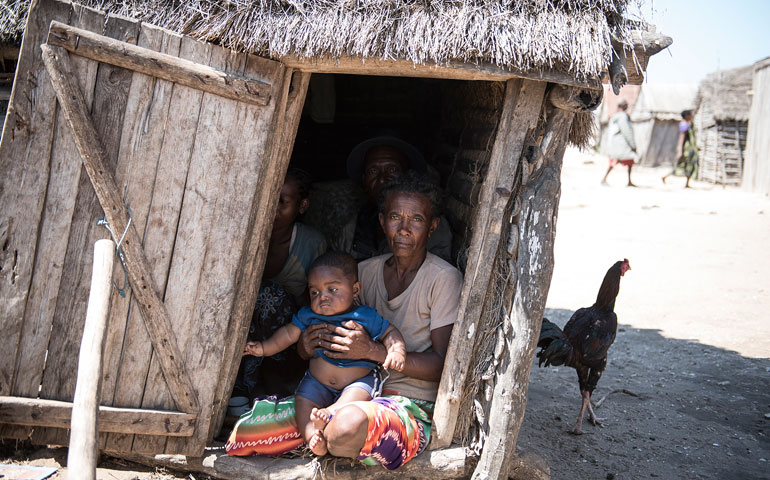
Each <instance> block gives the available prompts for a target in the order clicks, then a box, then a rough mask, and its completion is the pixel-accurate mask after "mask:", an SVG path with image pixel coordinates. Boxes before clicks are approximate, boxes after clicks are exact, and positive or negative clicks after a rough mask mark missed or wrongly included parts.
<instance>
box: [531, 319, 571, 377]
mask: <svg viewBox="0 0 770 480" xmlns="http://www.w3.org/2000/svg"><path fill="white" fill-rule="evenodd" d="M537 346H538V347H539V348H540V351H539V352H537V358H538V362H537V366H538V367H541V366H543V363H545V366H546V367H548V366H550V365H553V366H555V367H558V366H560V365H565V364H569V360H570V359H571V357H572V345H570V344H569V342H568V341H567V337H565V336H564V332H562V330H561V328H559V326H558V325H556V324H555V323H553V322H551V321H549V320H548V319H547V318H543V326H542V327H540V338H539V339H538V341H537Z"/></svg>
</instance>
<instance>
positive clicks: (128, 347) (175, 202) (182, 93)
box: [102, 26, 211, 452]
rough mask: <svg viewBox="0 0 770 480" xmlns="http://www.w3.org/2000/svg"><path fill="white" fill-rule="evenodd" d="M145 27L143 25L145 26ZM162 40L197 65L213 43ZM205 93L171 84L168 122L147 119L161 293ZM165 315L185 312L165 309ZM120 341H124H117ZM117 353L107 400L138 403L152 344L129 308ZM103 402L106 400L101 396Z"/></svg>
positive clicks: (114, 438)
mask: <svg viewBox="0 0 770 480" xmlns="http://www.w3.org/2000/svg"><path fill="white" fill-rule="evenodd" d="M143 28H147V27H146V26H144V27H143ZM165 37H166V39H165V40H164V42H165V43H172V42H174V41H175V40H176V39H179V41H180V44H179V55H180V56H181V57H182V58H186V59H187V60H191V61H193V62H196V63H207V62H208V61H209V58H210V57H211V46H210V45H209V44H206V43H202V42H198V41H195V40H193V39H192V38H190V37H182V38H179V37H178V36H176V35H175V34H172V33H170V32H165ZM202 99H203V92H202V91H200V90H196V89H193V88H190V87H185V86H183V85H176V84H175V85H174V86H173V91H172V92H171V99H170V104H169V107H168V115H167V118H168V119H173V121H172V122H171V123H168V122H161V121H160V119H159V118H158V119H157V122H156V121H154V120H156V119H154V118H153V117H150V119H149V120H150V122H149V123H148V124H147V128H148V129H154V130H162V131H163V132H164V135H163V144H162V145H161V146H160V147H159V152H160V156H159V158H158V167H157V175H156V178H155V185H154V187H153V196H152V205H151V208H150V212H149V217H148V220H147V225H146V233H145V236H144V248H145V251H147V252H152V254H151V258H149V259H148V260H149V261H150V263H151V267H152V278H153V282H154V287H155V289H156V291H157V292H160V293H161V295H163V296H165V291H166V283H167V280H168V272H169V268H170V265H171V259H172V254H173V249H174V242H175V236H176V232H177V226H178V223H179V216H180V213H181V209H182V198H183V195H184V191H185V184H186V182H187V175H188V171H189V166H190V161H191V157H192V150H193V145H194V139H195V132H196V130H197V128H198V117H199V114H200V109H201V101H202ZM169 315H172V317H173V316H175V315H184V312H175V311H174V310H172V309H169ZM121 340H122V339H121ZM122 349H123V352H124V353H123V355H122V356H121V357H120V369H119V370H120V376H119V378H118V379H117V384H116V387H115V391H114V396H113V397H111V398H110V399H109V401H110V402H111V403H112V404H113V405H116V406H138V405H141V402H142V398H143V396H144V389H145V382H146V379H147V373H148V371H149V369H150V360H151V358H152V342H151V341H150V338H149V336H148V334H147V328H146V327H145V325H144V320H143V319H142V316H141V313H140V312H139V311H138V309H136V308H132V309H131V310H130V315H129V317H128V323H127V325H126V329H125V342H124V343H123V345H122ZM105 400H107V399H105ZM132 443H133V435H122V434H110V435H108V438H107V440H106V442H105V443H103V445H102V448H103V449H104V450H109V451H124V452H127V451H130V450H131V445H132Z"/></svg>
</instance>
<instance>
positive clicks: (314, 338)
mask: <svg viewBox="0 0 770 480" xmlns="http://www.w3.org/2000/svg"><path fill="white" fill-rule="evenodd" d="M324 332H326V325H324V324H318V325H311V326H309V327H307V329H305V331H304V332H302V335H300V337H299V341H298V342H297V353H298V354H299V356H300V357H301V358H303V359H304V360H309V359H310V358H312V357H313V355H315V351H316V350H318V349H319V348H321V341H322V338H321V335H323V333H324Z"/></svg>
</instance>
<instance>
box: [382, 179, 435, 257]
mask: <svg viewBox="0 0 770 480" xmlns="http://www.w3.org/2000/svg"><path fill="white" fill-rule="evenodd" d="M432 213H433V212H432V209H431V205H430V200H428V198H426V197H425V196H424V195H419V194H413V193H398V192H397V193H391V194H389V195H388V198H387V199H386V200H385V209H384V213H380V225H382V230H383V232H385V238H386V239H387V241H388V246H390V249H391V251H392V252H393V255H395V256H396V257H409V256H412V255H419V254H424V253H425V252H426V251H427V249H428V237H430V236H431V235H432V234H433V232H434V231H435V230H436V226H438V219H437V218H435V219H434V218H433V215H432Z"/></svg>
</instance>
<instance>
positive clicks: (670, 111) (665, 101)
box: [631, 83, 698, 122]
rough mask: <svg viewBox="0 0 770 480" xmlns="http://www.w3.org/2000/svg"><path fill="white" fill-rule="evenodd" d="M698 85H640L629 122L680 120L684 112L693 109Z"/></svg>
mask: <svg viewBox="0 0 770 480" xmlns="http://www.w3.org/2000/svg"><path fill="white" fill-rule="evenodd" d="M697 92H698V85H697V84H694V83H645V84H644V85H642V88H641V91H640V92H639V96H638V97H637V99H636V106H635V107H634V110H633V112H631V120H632V121H634V122H644V121H646V120H650V119H656V120H675V121H677V122H678V121H679V120H681V119H682V112H683V111H684V110H692V109H693V108H695V94H696V93H697Z"/></svg>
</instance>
